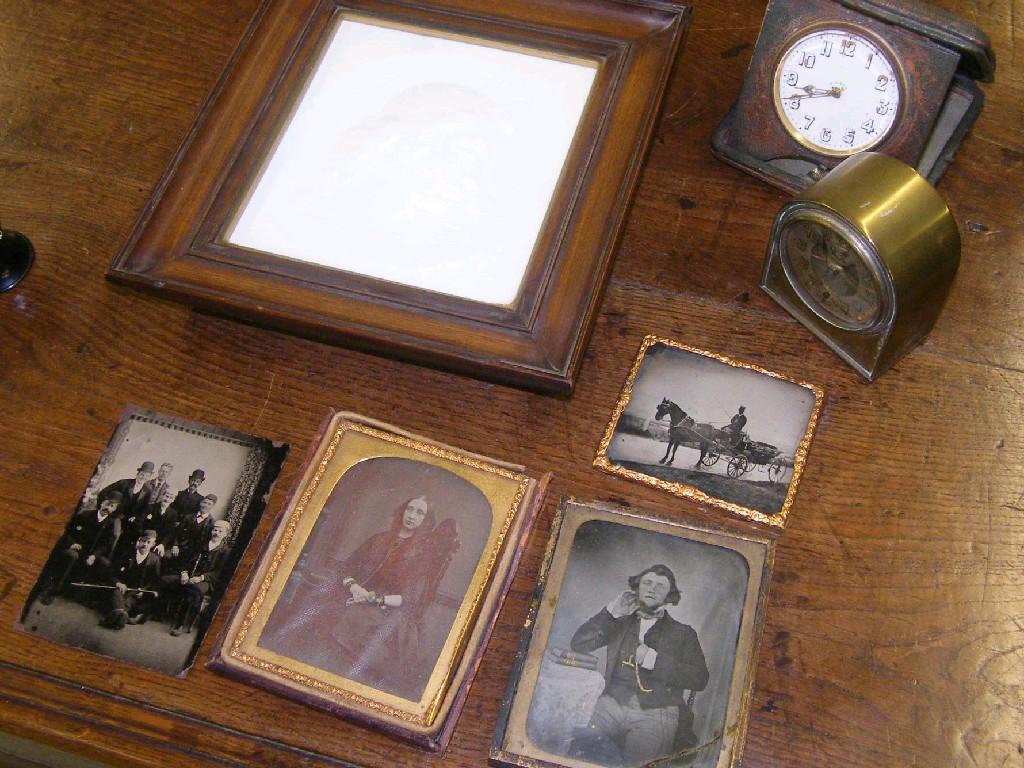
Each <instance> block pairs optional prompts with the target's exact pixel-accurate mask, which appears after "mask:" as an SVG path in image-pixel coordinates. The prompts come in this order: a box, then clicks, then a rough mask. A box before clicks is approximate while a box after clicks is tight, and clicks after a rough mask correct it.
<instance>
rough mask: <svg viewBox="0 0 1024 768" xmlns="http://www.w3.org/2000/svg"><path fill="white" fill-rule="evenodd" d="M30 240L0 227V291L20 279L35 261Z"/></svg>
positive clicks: (3, 290)
mask: <svg viewBox="0 0 1024 768" xmlns="http://www.w3.org/2000/svg"><path fill="white" fill-rule="evenodd" d="M35 258H36V252H35V249H34V248H33V247H32V242H31V241H30V240H29V239H28V238H27V237H25V236H24V235H23V234H21V233H20V232H15V231H14V230H13V229H3V228H0V293H3V292H5V291H9V290H11V289H12V288H13V287H14V286H16V285H17V284H18V283H20V282H21V281H22V279H23V278H24V277H25V275H27V274H28V271H29V270H30V269H31V268H32V262H34V261H35Z"/></svg>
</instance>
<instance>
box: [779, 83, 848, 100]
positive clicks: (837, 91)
mask: <svg viewBox="0 0 1024 768" xmlns="http://www.w3.org/2000/svg"><path fill="white" fill-rule="evenodd" d="M803 90H804V93H802V94H801V93H794V94H792V95H790V96H785V97H783V101H792V100H794V99H795V100H797V101H799V100H801V99H820V98H822V97H823V96H831V97H832V98H834V99H838V98H839V97H840V96H842V95H843V89H842V88H840V87H839V86H838V85H835V86H832V87H831V88H829V89H827V90H826V89H824V88H815V87H814V86H813V85H805V86H804V87H803Z"/></svg>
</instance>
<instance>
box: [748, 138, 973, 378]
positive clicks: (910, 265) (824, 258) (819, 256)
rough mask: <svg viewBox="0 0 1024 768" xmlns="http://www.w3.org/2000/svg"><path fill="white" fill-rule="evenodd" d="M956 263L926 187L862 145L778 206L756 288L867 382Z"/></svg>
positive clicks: (937, 305) (903, 348)
mask: <svg viewBox="0 0 1024 768" xmlns="http://www.w3.org/2000/svg"><path fill="white" fill-rule="evenodd" d="M959 263H960V234H959V232H958V231H957V227H956V222H954V221H953V217H952V216H951V215H950V213H949V209H948V208H947V207H946V204H945V203H944V202H943V201H942V198H941V197H940V196H939V194H938V193H937V192H936V191H935V189H934V188H932V186H931V185H930V184H929V183H928V182H927V181H925V179H924V178H922V177H921V176H920V175H919V174H918V173H917V172H916V171H915V170H914V169H913V168H911V167H910V166H908V165H906V164H905V163H902V162H900V161H898V160H894V159H892V158H890V157H886V156H885V155H880V154H877V153H875V152H862V153H860V154H858V155H856V156H854V157H851V158H848V159H847V160H845V161H844V162H843V163H842V164H841V165H839V166H838V167H837V168H836V169H835V170H833V171H832V172H831V173H829V174H828V175H827V176H825V178H824V179H822V180H821V181H819V182H817V183H816V184H814V185H812V186H811V187H809V188H808V189H807V190H805V191H804V192H803V193H801V194H799V195H797V197H796V198H795V199H794V200H793V201H791V202H789V203H787V204H786V205H785V206H783V208H782V210H781V211H780V212H779V214H778V216H777V217H776V219H775V225H774V226H773V228H772V234H771V240H770V242H769V245H768V256H767V259H766V261H765V268H764V274H763V276H762V278H761V287H762V288H763V289H764V290H765V291H766V292H767V293H768V294H769V295H770V296H771V297H772V298H773V299H775V300H776V301H777V302H778V303H779V304H781V305H782V306H783V307H784V308H785V309H786V310H787V311H788V312H789V313H790V314H792V315H793V316H794V317H796V319H797V320H799V321H800V322H801V323H803V324H804V325H805V326H807V328H808V329H810V330H811V331H812V332H813V333H814V334H815V335H816V336H818V337H819V338H820V339H821V340H822V341H824V342H825V343H826V344H828V345H829V346H830V347H831V348H832V349H833V350H834V351H835V352H836V353H838V354H839V355H840V357H842V358H843V359H844V360H845V361H846V362H847V363H849V364H850V365H851V366H853V367H854V368H855V369H856V370H857V371H858V372H859V373H860V374H861V375H862V376H864V377H865V378H867V379H868V380H869V381H871V380H874V379H875V377H877V376H878V375H879V374H881V373H882V372H883V371H884V370H885V369H886V368H888V367H889V366H890V365H892V364H893V363H894V362H895V361H896V360H897V359H899V358H900V357H901V356H902V355H904V354H906V353H907V352H908V351H910V350H911V349H912V348H913V347H914V346H915V345H917V344H918V343H919V342H920V341H922V340H923V339H924V337H925V335H926V334H927V333H928V331H929V330H931V328H932V326H933V325H934V324H935V320H936V319H937V318H938V315H939V311H940V310H941V308H942V304H943V302H944V300H945V298H946V294H947V293H948V292H949V288H950V285H951V284H952V282H953V276H954V275H955V274H956V270H957V266H958V265H959Z"/></svg>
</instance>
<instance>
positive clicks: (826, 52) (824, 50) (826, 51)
mask: <svg viewBox="0 0 1024 768" xmlns="http://www.w3.org/2000/svg"><path fill="white" fill-rule="evenodd" d="M821 55H822V56H824V57H825V58H826V59H829V58H832V41H831V40H826V41H825V44H824V45H822V46H821Z"/></svg>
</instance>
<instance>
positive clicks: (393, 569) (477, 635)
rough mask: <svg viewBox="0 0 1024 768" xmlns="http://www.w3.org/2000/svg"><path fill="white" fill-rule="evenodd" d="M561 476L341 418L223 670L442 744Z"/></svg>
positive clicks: (235, 633)
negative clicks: (539, 474)
mask: <svg viewBox="0 0 1024 768" xmlns="http://www.w3.org/2000/svg"><path fill="white" fill-rule="evenodd" d="M547 481H548V478H547V477H544V478H542V479H541V480H539V481H538V480H535V479H533V478H531V477H529V476H527V475H525V474H523V472H522V468H521V467H517V466H514V465H509V464H504V463H501V462H496V461H493V460H490V459H486V458H483V457H480V456H475V455H473V454H469V453H466V452H462V451H457V450H455V449H452V448H449V447H447V446H442V445H439V444H437V443H433V442H430V441H427V440H425V439H422V438H418V437H416V436H414V435H409V434H407V433H404V432H402V431H400V430H397V429H395V428H393V427H389V426H388V425H384V424H381V423H379V422H374V421H372V420H369V419H364V418H362V417H359V416H356V415H354V414H348V413H338V414H335V415H333V416H332V417H331V418H330V419H329V420H328V422H327V423H326V425H325V427H324V429H323V431H322V433H321V439H320V440H319V441H318V443H317V445H316V446H315V447H314V449H313V451H312V452H311V454H310V457H309V460H308V465H307V468H306V470H305V472H304V476H303V478H302V480H301V481H300V482H299V485H298V487H297V488H296V489H295V492H294V494H293V497H292V500H291V502H290V504H289V506H288V508H287V509H286V510H285V512H284V514H283V515H282V516H281V518H280V520H279V522H278V524H277V527H276V529H275V532H274V534H273V536H272V538H271V539H270V541H269V542H268V544H267V548H266V550H265V551H264V553H263V555H262V556H261V558H260V560H259V562H258V564H257V566H256V568H255V570H254V572H253V574H252V576H251V578H250V581H249V584H248V586H247V587H246V591H245V593H244V594H243V596H242V598H241V600H240V601H239V603H238V604H237V606H236V608H235V611H234V614H233V616H232V618H231V620H230V622H229V624H228V626H227V628H226V630H225V633H224V636H223V638H222V640H221V643H220V646H219V649H218V652H217V655H216V656H215V658H214V659H213V660H212V661H211V666H212V667H213V668H214V669H217V670H220V671H223V672H226V673H228V674H231V675H233V676H235V677H239V678H241V679H243V680H245V681H247V682H249V683H252V684H253V685H257V686H260V687H264V688H268V689H270V690H273V691H276V692H278V693H281V694H283V695H286V696H289V697H292V698H295V699H298V700H300V701H302V702H304V703H307V704H310V705H312V706H316V707H320V708H322V709H326V710H329V711H331V712H334V713H336V714H339V715H342V716H344V717H347V718H349V719H352V720H355V721H356V722H360V723H362V724H365V725H370V726H373V727H378V728H381V729H382V730H385V731H387V732H388V733H391V734H392V735H394V736H397V737H399V738H403V739H405V740H407V741H409V742H411V743H413V744H416V745H418V746H421V747H424V748H426V749H430V750H441V749H443V748H444V746H445V745H446V743H447V741H448V739H449V738H450V737H451V734H452V732H453V731H454V728H455V723H456V720H457V718H458V713H459V710H460V709H461V706H462V703H463V700H464V699H465V696H466V694H467V692H468V689H469V684H470V682H471V681H472V678H473V675H474V673H475V672H476V668H477V665H478V664H479V661H480V657H481V655H482V653H483V648H484V646H485V645H486V642H487V638H488V636H489V635H490V631H491V628H492V626H493V623H494V620H495V618H496V617H497V613H498V610H499V609H500V607H501V603H502V601H503V600H504V596H505V593H506V591H507V589H508V587H509V585H510V583H511V580H512V576H513V574H514V572H515V567H516V564H517V562H518V560H519V556H520V553H521V551H522V544H523V542H524V540H525V538H526V536H527V535H528V533H529V531H530V528H531V526H532V524H533V521H534V519H535V517H536V514H537V511H538V509H539V508H540V505H541V504H542V502H543V497H544V489H545V487H546V484H547Z"/></svg>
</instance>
